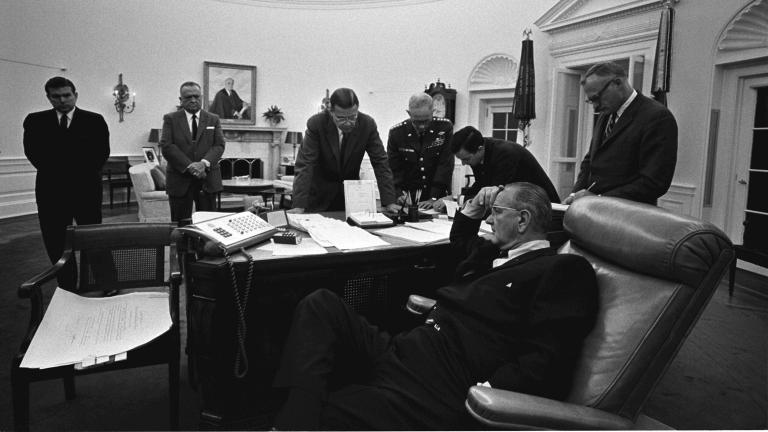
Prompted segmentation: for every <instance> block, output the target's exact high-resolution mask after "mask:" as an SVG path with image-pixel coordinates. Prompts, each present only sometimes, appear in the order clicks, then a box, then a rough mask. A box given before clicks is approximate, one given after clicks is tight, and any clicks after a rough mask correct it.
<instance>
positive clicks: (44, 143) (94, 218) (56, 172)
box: [24, 77, 109, 284]
mask: <svg viewBox="0 0 768 432" xmlns="http://www.w3.org/2000/svg"><path fill="white" fill-rule="evenodd" d="M45 93H46V96H47V97H48V101H49V102H50V103H51V105H52V106H53V109H51V110H47V111H40V112H36V113H32V114H29V115H28V116H27V118H25V119H24V154H25V155H26V156H27V159H29V161H30V162H31V163H32V165H33V166H34V167H35V168H36V169H37V179H36V181H35V197H36V198H37V216H38V219H39V220H40V231H41V232H42V235H43V242H44V243H45V249H46V251H47V252H48V258H50V260H51V262H52V263H55V262H56V261H58V259H59V258H61V254H62V252H63V251H64V241H65V236H66V230H67V226H68V225H72V222H73V221H74V222H76V223H77V224H78V225H86V224H99V223H101V196H102V189H101V169H102V167H103V166H104V162H106V160H107V158H108V157H109V129H108V128H107V123H106V122H105V121H104V117H102V116H101V115H100V114H97V113H93V112H90V111H85V110H83V109H81V108H77V107H75V105H76V103H77V91H76V90H75V85H74V84H73V83H72V81H70V80H68V79H66V78H63V77H54V78H51V79H50V80H48V82H46V83H45ZM73 267H74V266H73ZM62 282H63V280H61V279H60V284H61V283H62Z"/></svg>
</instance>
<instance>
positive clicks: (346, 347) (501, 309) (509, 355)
mask: <svg viewBox="0 0 768 432" xmlns="http://www.w3.org/2000/svg"><path fill="white" fill-rule="evenodd" d="M488 212H490V216H489V217H488V222H489V223H490V224H491V225H492V226H493V229H494V234H493V236H492V237H491V238H490V239H484V238H481V237H478V230H479V226H480V222H481V220H482V218H483V217H484V216H485V215H486V214H487V213H488ZM549 220H550V201H549V199H548V197H547V194H546V192H545V191H544V190H543V189H541V188H540V187H539V186H536V185H533V184H530V183H514V184H510V185H507V186H506V187H496V186H494V187H487V188H484V189H482V190H481V191H480V193H478V194H477V196H476V197H475V198H474V199H472V200H471V201H469V202H468V204H467V206H466V207H465V208H464V209H463V210H462V211H461V212H460V213H457V215H456V219H455V221H454V224H453V227H452V230H451V242H452V244H454V245H455V246H456V247H457V248H458V249H460V250H463V251H465V253H466V255H465V256H466V257H467V260H465V261H464V262H462V263H461V265H460V266H459V272H458V274H457V278H456V281H455V282H454V283H452V284H451V285H449V286H446V287H443V288H441V289H439V290H438V291H437V299H438V302H437V305H436V307H435V308H434V309H433V310H432V311H431V312H430V315H429V318H428V319H427V321H426V322H425V324H424V325H422V326H419V327H416V328H415V329H412V330H410V331H406V332H404V333H401V334H398V335H396V336H390V335H389V334H387V333H385V332H381V331H379V330H378V328H377V327H375V326H373V325H371V324H369V323H368V322H367V321H366V320H365V319H364V318H362V317H361V316H359V315H357V314H356V313H355V312H354V311H353V310H352V309H351V308H350V307H349V306H347V305H346V304H345V303H344V302H343V301H342V300H341V299H340V298H339V297H338V296H336V295H335V294H333V293H332V292H330V291H326V290H318V291H314V292H313V293H312V294H310V295H309V296H307V297H305V298H304V299H303V300H302V301H301V302H300V303H299V304H298V306H297V308H296V311H295V314H294V318H293V324H292V327H291V330H290V333H289V336H288V340H287V342H286V346H285V349H284V352H283V360H282V363H281V367H280V369H279V371H278V373H277V375H276V377H275V381H274V385H275V387H277V388H283V389H287V394H286V395H285V397H286V399H285V403H284V404H283V407H282V409H281V410H280V412H279V413H278V415H277V417H276V419H275V426H276V427H277V428H278V429H292V430H296V429H359V430H367V429H431V428H437V429H454V428H467V427H468V425H469V424H470V423H469V419H470V417H469V416H468V414H467V412H466V410H465V408H464V401H465V398H466V395H467V390H468V388H469V387H470V386H472V385H475V384H477V383H478V382H481V383H482V382H488V383H489V384H490V385H491V386H493V387H498V388H502V389H514V390H515V391H519V392H525V393H530V394H535V395H546V396H547V397H551V398H564V397H565V396H566V394H567V392H568V390H569V388H568V387H569V386H570V384H569V383H570V382H571V379H570V375H571V372H572V370H573V368H574V365H575V358H576V357H577V356H578V354H579V352H580V349H581V345H582V342H583V339H584V337H585V336H586V335H587V333H588V332H589V331H590V330H591V328H592V326H593V323H594V321H595V316H596V310H597V289H596V279H595V273H594V271H593V269H592V267H591V266H590V264H589V263H588V262H587V261H586V260H585V259H584V258H582V257H580V256H576V255H569V254H560V255H558V254H557V253H556V250H555V249H554V248H551V247H549V243H548V242H547V240H546V226H547V223H548V221H549ZM500 253H501V254H503V256H500Z"/></svg>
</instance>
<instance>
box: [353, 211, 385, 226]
mask: <svg viewBox="0 0 768 432" xmlns="http://www.w3.org/2000/svg"><path fill="white" fill-rule="evenodd" d="M349 217H350V218H352V220H355V221H356V222H358V223H362V224H366V223H378V224H386V223H388V224H391V223H392V219H390V218H388V217H387V216H386V215H384V213H377V212H354V213H350V215H349Z"/></svg>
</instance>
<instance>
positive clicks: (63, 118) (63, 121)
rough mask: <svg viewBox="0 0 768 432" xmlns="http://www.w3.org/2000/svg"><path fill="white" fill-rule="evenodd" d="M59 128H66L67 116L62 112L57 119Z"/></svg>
mask: <svg viewBox="0 0 768 432" xmlns="http://www.w3.org/2000/svg"><path fill="white" fill-rule="evenodd" d="M59 129H61V130H63V131H65V130H67V116H66V114H62V116H61V118H60V119H59Z"/></svg>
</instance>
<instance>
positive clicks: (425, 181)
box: [387, 93, 454, 209]
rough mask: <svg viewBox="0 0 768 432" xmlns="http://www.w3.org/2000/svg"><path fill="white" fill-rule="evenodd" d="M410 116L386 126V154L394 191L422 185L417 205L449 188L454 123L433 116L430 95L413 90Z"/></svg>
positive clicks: (427, 205)
mask: <svg viewBox="0 0 768 432" xmlns="http://www.w3.org/2000/svg"><path fill="white" fill-rule="evenodd" d="M406 112H407V113H408V115H409V116H410V118H409V119H408V120H405V121H403V122H401V123H398V124H396V125H395V126H393V127H392V128H391V129H390V130H389V138H388V140H387V156H388V157H389V167H390V168H391V169H392V175H393V177H394V182H395V192H396V193H397V195H398V197H400V199H401V200H402V199H403V191H409V192H411V193H415V191H416V190H419V189H421V191H422V192H421V202H419V207H421V208H427V209H428V208H432V203H433V202H434V200H436V199H438V198H442V197H443V196H445V195H446V194H447V192H448V191H449V190H450V186H451V175H452V174H453V166H454V159H453V154H452V153H451V144H450V142H451V137H452V136H453V123H451V121H450V120H448V119H444V118H439V117H433V115H432V97H431V96H429V95H428V94H426V93H416V94H414V95H413V96H411V98H410V100H409V101H408V109H407V110H406Z"/></svg>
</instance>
